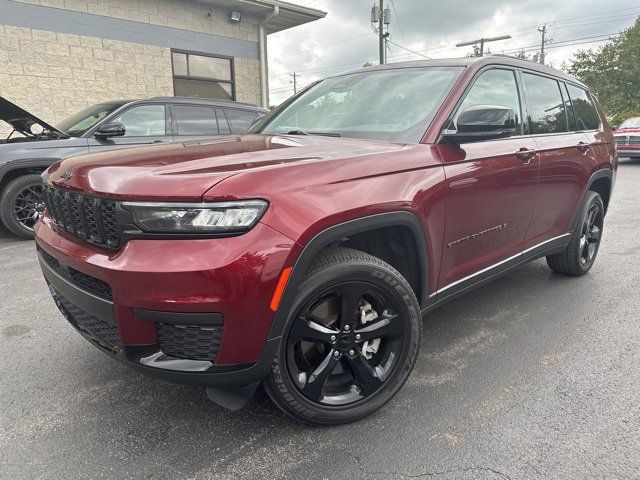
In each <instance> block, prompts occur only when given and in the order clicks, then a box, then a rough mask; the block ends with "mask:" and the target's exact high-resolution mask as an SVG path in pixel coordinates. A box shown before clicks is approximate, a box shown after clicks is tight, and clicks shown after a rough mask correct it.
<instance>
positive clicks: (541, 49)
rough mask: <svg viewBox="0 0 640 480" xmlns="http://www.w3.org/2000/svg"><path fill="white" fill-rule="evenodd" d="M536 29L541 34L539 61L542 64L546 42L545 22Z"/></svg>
mask: <svg viewBox="0 0 640 480" xmlns="http://www.w3.org/2000/svg"><path fill="white" fill-rule="evenodd" d="M538 31H539V32H540V34H541V35H542V42H541V43H540V63H542V64H544V44H545V43H546V42H547V40H546V36H547V24H546V23H545V24H544V25H543V26H542V28H539V29H538Z"/></svg>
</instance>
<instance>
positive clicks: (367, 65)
mask: <svg viewBox="0 0 640 480" xmlns="http://www.w3.org/2000/svg"><path fill="white" fill-rule="evenodd" d="M362 67H363V68H368V67H373V63H371V62H367V63H363V64H362Z"/></svg>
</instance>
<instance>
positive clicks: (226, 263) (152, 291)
mask: <svg viewBox="0 0 640 480" xmlns="http://www.w3.org/2000/svg"><path fill="white" fill-rule="evenodd" d="M36 228H37V232H36V233H37V242H38V246H39V247H40V248H42V249H44V250H45V251H47V253H49V254H50V255H53V256H54V257H55V258H56V259H58V260H59V261H60V262H62V263H64V264H66V265H69V266H70V267H72V268H75V269H77V270H80V271H82V272H85V273H87V274H89V275H91V276H94V277H96V278H99V279H101V280H104V281H106V282H107V283H109V285H111V287H112V290H113V297H114V303H115V305H116V308H117V311H116V318H117V321H118V326H119V328H120V333H121V335H122V339H123V342H124V344H125V345H140V344H153V343H156V338H155V326H154V325H153V323H151V322H148V321H144V320H138V319H136V318H135V317H134V316H133V315H132V313H131V309H132V308H141V309H148V310H159V311H168V312H218V313H222V314H223V315H224V317H225V329H224V336H223V338H222V342H221V349H220V351H219V353H218V357H217V358H216V363H217V364H237V363H246V362H252V361H255V360H256V359H257V358H258V357H259V356H260V353H262V348H263V346H264V342H265V340H266V338H267V333H268V331H269V327H270V326H271V319H272V318H273V312H272V311H270V310H269V302H270V300H271V296H272V295H273V291H274V289H275V286H276V284H277V282H278V278H279V275H280V271H281V270H282V268H283V267H284V266H288V259H289V257H291V260H289V263H290V262H292V261H293V260H294V258H295V255H296V253H299V250H298V249H296V248H295V244H294V243H293V242H292V241H291V240H289V239H288V238H286V237H284V236H283V235H282V234H280V233H278V232H276V231H275V230H273V229H272V228H269V227H268V226H266V225H263V224H258V225H257V226H256V227H255V228H254V229H253V230H251V231H250V232H249V233H247V234H246V235H242V236H239V237H232V238H219V239H216V240H215V241H211V240H132V241H130V242H129V243H127V245H126V246H125V247H124V248H123V249H122V250H121V251H119V252H116V253H114V252H110V251H107V250H101V251H98V250H97V249H96V248H95V247H90V246H87V245H84V244H82V243H79V242H77V241H74V240H73V239H72V237H68V236H67V235H66V234H63V233H60V232H59V231H58V229H57V228H56V227H55V226H54V225H53V224H52V223H51V221H50V220H49V219H47V218H45V219H44V221H43V222H40V223H39V224H38V225H37V227H36Z"/></svg>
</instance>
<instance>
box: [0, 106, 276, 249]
mask: <svg viewBox="0 0 640 480" xmlns="http://www.w3.org/2000/svg"><path fill="white" fill-rule="evenodd" d="M265 113H267V110H266V109H263V108H259V107H256V106H253V105H249V104H244V103H238V102H231V101H225V100H209V99H200V98H180V97H157V98H151V99H148V100H134V101H131V100H121V101H112V102H105V103H98V104H96V105H93V106H91V107H88V108H86V109H84V110H82V111H81V112H78V113H76V114H75V115H72V116H71V117H69V118H67V119H66V120H64V121H62V122H60V123H59V124H58V125H56V126H55V127H53V126H51V125H49V124H48V123H45V122H44V121H42V120H40V119H39V118H37V117H35V116H34V115H32V114H30V113H29V112H27V111H25V110H23V109H22V108H20V107H18V106H17V105H15V104H13V103H11V102H10V101H8V100H7V99H5V98H2V97H0V127H6V125H2V121H4V122H6V123H7V124H8V125H9V131H10V133H9V135H8V136H6V138H3V139H0V220H1V221H2V223H3V224H4V226H5V227H6V228H7V229H8V230H9V231H11V232H12V233H14V234H15V235H18V236H20V237H23V238H33V226H34V224H35V222H36V220H37V219H38V217H39V216H40V215H41V213H42V211H43V210H44V202H43V200H42V187H41V179H40V174H41V173H42V171H43V170H44V169H46V168H47V167H48V166H49V165H51V164H53V163H54V162H56V161H58V160H61V159H63V158H68V157H73V156H76V155H82V154H84V153H89V152H97V151H101V150H105V149H114V148H127V147H135V146H140V145H149V144H154V143H164V142H173V141H184V140H198V139H202V138H210V137H212V136H218V135H227V134H236V133H244V132H245V131H246V130H247V129H248V128H249V126H250V125H251V124H252V123H253V122H254V121H255V120H256V119H257V118H259V117H261V116H263V115H264V114H265ZM1 130H3V129H2V128H0V131H1Z"/></svg>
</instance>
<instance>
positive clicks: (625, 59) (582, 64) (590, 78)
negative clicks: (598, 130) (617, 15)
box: [563, 18, 640, 124]
mask: <svg viewBox="0 0 640 480" xmlns="http://www.w3.org/2000/svg"><path fill="white" fill-rule="evenodd" d="M563 67H564V69H565V70H566V71H567V72H569V73H570V74H572V75H574V76H576V77H577V78H579V79H580V80H582V81H583V82H584V83H585V84H587V85H588V86H590V87H591V88H593V89H594V91H595V92H596V93H597V94H598V98H599V100H600V103H601V104H602V107H603V108H604V110H605V112H606V114H607V117H608V118H609V120H610V121H611V122H612V124H619V123H621V122H622V121H623V120H625V119H627V118H629V117H632V116H635V115H640V18H638V19H637V20H636V23H635V25H634V26H633V27H631V28H629V29H627V30H625V31H624V32H622V34H621V35H620V36H619V37H618V38H616V39H612V40H610V41H608V42H607V43H606V44H605V45H604V46H602V47H600V48H599V49H597V50H582V51H580V52H578V53H576V54H575V55H574V58H573V60H572V61H571V62H570V64H569V65H563Z"/></svg>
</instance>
